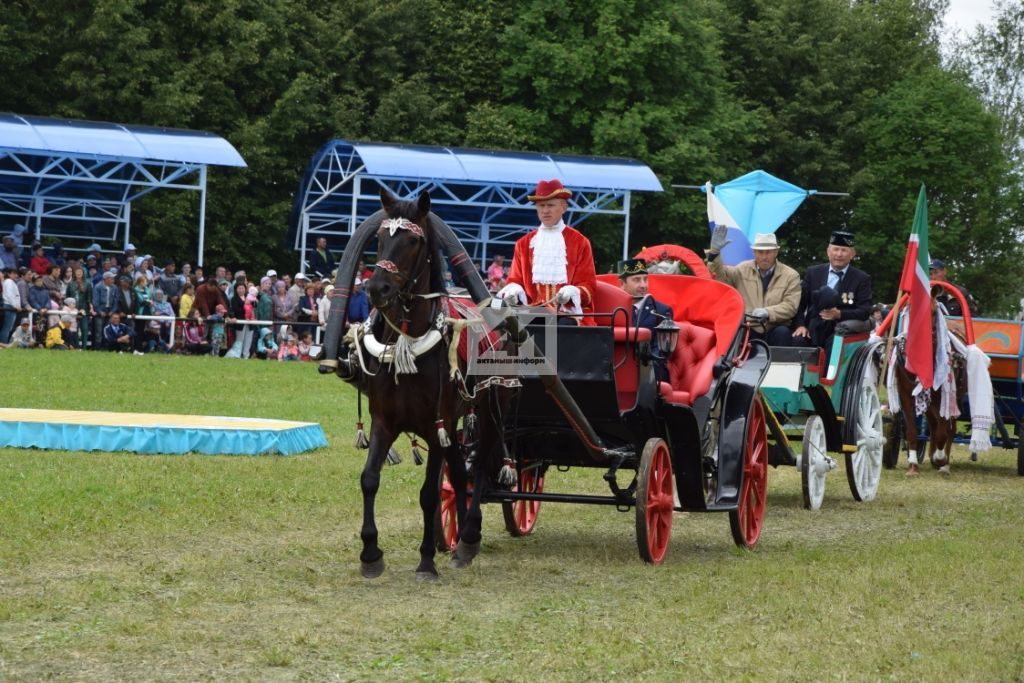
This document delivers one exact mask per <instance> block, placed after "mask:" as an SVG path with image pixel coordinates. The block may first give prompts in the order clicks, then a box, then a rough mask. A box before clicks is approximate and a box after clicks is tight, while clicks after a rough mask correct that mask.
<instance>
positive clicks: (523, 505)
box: [501, 467, 544, 536]
mask: <svg viewBox="0 0 1024 683" xmlns="http://www.w3.org/2000/svg"><path fill="white" fill-rule="evenodd" d="M513 491H522V492H523V493H542V492H543V491H544V475H543V474H541V473H539V469H538V468H537V467H531V468H529V469H525V470H523V471H522V472H520V473H519V483H517V484H516V487H515V488H514V489H513ZM501 512H502V514H503V515H504V516H505V529H506V530H507V531H508V532H509V533H510V534H511V535H513V536H526V535H527V534H529V533H530V532H531V531H533V525H534V524H536V523H537V515H538V513H540V501H539V500H516V501H512V502H511V503H502V504H501Z"/></svg>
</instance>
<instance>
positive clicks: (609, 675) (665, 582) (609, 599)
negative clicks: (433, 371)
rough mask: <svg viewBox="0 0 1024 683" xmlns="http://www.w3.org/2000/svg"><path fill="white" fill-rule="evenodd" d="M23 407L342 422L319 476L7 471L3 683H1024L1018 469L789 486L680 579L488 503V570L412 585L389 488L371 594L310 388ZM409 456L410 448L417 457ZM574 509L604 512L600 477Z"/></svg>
mask: <svg viewBox="0 0 1024 683" xmlns="http://www.w3.org/2000/svg"><path fill="white" fill-rule="evenodd" d="M0 378H2V386H3V399H2V403H3V404H4V405H6V406H9V407H32V408H64V409H107V410H128V411H140V412H176V413H177V412H181V413H197V414H213V415H235V416H260V417H271V418H283V419H300V420H312V421H318V422H320V423H321V424H322V425H323V427H324V430H325V432H326V434H327V436H328V440H329V441H330V444H331V445H330V447H329V448H327V449H324V450H320V451H316V452H312V453H308V454H305V455H301V456H295V457H289V458H282V457H240V456H239V457H219V456H218V457H213V456H194V455H190V456H139V455H131V454H111V453H64V452H43V451H33V450H16V449H0V679H3V680H32V681H34V680H39V679H45V678H54V679H59V680H200V679H203V680H205V679H249V680H376V679H387V680H431V681H432V680H474V681H475V680H488V681H490V680H493V681H509V680H531V681H532V680H567V681H584V680H664V681H677V680H723V679H725V680H736V679H740V680H744V679H749V680H786V681H802V680H813V681H819V680H870V681H875V680H891V679H895V680H915V681H916V680H935V681H959V680H978V681H991V680H1018V681H1019V680H1022V679H1024V638H1022V634H1024V577H1022V575H1024V532H1022V521H1024V478H1019V477H1017V476H1016V474H1015V462H1016V460H1015V458H1016V456H1015V453H1012V452H1010V451H1005V450H1001V449H995V450H993V451H991V452H989V453H987V454H985V455H983V456H982V458H981V461H980V462H978V463H970V462H967V461H966V457H965V456H966V453H965V452H963V451H961V450H958V451H957V452H956V453H955V455H954V474H953V476H952V477H951V478H948V479H944V478H940V476H939V475H938V474H936V473H934V472H933V471H932V470H931V469H930V468H928V467H926V469H925V471H924V472H923V474H922V476H921V477H919V478H917V479H914V480H907V479H906V478H905V477H904V476H903V474H902V472H900V471H885V472H883V477H882V482H881V484H880V487H879V496H878V499H877V500H876V501H874V502H871V503H868V504H858V503H854V502H853V500H852V498H851V497H850V495H849V490H848V488H847V485H846V480H845V476H844V474H843V472H842V470H841V469H840V470H838V471H836V472H834V473H833V474H832V475H830V476H829V479H828V490H827V492H826V498H825V504H824V507H823V510H822V511H820V512H817V513H811V512H807V511H804V510H803V509H801V507H800V483H799V478H798V477H797V476H796V473H795V471H794V470H792V469H791V468H787V469H777V470H772V471H771V472H770V474H769V481H770V496H769V501H768V506H769V507H768V514H767V517H766V520H765V530H764V534H763V535H762V538H761V543H760V545H759V547H758V548H757V549H756V550H755V551H753V552H746V551H740V550H738V549H736V548H735V547H734V546H733V543H732V540H731V538H730V535H729V528H728V527H729V524H728V518H727V516H726V515H721V514H717V515H697V514H692V515H677V517H676V519H675V527H674V531H673V539H672V545H671V547H670V549H669V556H668V559H667V561H666V564H665V565H663V566H661V567H649V566H645V565H643V564H642V563H641V562H640V560H639V559H638V557H637V551H636V543H635V540H634V536H633V525H634V523H633V514H632V512H630V513H628V514H623V513H617V512H615V511H614V510H612V509H609V508H604V507H600V508H594V507H584V506H565V505H554V504H551V505H545V506H544V507H543V508H542V509H541V514H540V519H539V521H538V525H537V530H536V531H535V533H534V534H533V535H532V536H530V537H527V538H523V539H514V538H511V537H509V536H508V535H507V534H506V533H505V532H504V528H503V525H502V521H501V511H500V509H499V508H498V507H496V506H488V507H486V508H485V510H484V514H485V529H484V533H485V538H484V548H483V552H482V554H481V556H480V557H479V559H478V560H477V562H476V563H475V564H474V565H473V566H472V567H471V568H469V569H466V570H462V571H458V572H457V571H455V570H453V569H450V568H449V567H448V565H447V562H439V567H440V568H441V572H442V579H441V581H440V582H438V583H436V584H429V585H424V584H421V583H417V582H416V581H414V579H413V570H414V568H415V566H416V561H417V552H416V547H417V544H418V541H419V535H420V513H419V510H418V504H417V499H418V487H419V485H420V480H421V477H422V472H423V470H422V469H421V468H417V467H415V466H414V465H413V464H412V458H411V457H406V460H405V462H404V463H403V464H401V465H399V466H396V467H389V468H387V469H386V470H385V472H384V479H383V485H382V488H381V494H380V496H379V498H378V501H379V506H378V510H379V515H378V525H379V527H380V530H381V541H382V546H383V548H384V550H385V553H386V556H385V559H386V561H387V564H388V569H387V572H386V573H385V574H384V576H383V577H381V578H380V579H377V580H376V581H372V582H370V581H366V580H364V579H362V578H361V577H360V575H359V571H358V553H359V548H360V544H359V536H358V532H359V524H360V495H359V485H358V480H359V472H360V469H361V467H362V460H363V452H362V451H356V450H355V449H354V448H353V447H352V442H353V431H354V430H353V423H354V413H355V403H354V393H353V391H352V390H351V389H350V388H348V387H347V385H344V384H343V383H341V382H340V381H338V380H336V379H334V378H333V377H328V378H323V377H320V376H318V375H317V374H316V371H315V369H314V367H313V366H312V365H310V364H302V365H299V364H281V363H266V362H256V361H249V362H241V361H237V362H233V361H228V360H216V359H211V358H176V357H175V358H168V357H156V356H146V357H134V356H117V355H108V354H89V353H76V354H72V353H57V352H44V351H36V352H11V351H0ZM401 450H403V451H405V452H406V453H407V452H408V447H407V445H405V444H401ZM547 485H548V488H549V489H555V488H558V489H561V490H575V491H584V490H588V491H593V492H601V485H600V472H599V471H598V470H573V471H571V472H569V473H558V472H551V473H550V475H549V478H548V482H547Z"/></svg>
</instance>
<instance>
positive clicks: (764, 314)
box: [750, 308, 768, 322]
mask: <svg viewBox="0 0 1024 683" xmlns="http://www.w3.org/2000/svg"><path fill="white" fill-rule="evenodd" d="M750 315H752V316H753V317H755V318H757V319H758V320H761V321H763V322H768V309H767V308H755V309H754V310H752V311H751V312H750Z"/></svg>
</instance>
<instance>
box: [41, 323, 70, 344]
mask: <svg viewBox="0 0 1024 683" xmlns="http://www.w3.org/2000/svg"><path fill="white" fill-rule="evenodd" d="M45 345H46V348H48V349H58V350H61V351H66V350H67V348H68V347H67V345H66V344H65V343H64V323H63V322H61V320H60V319H58V320H57V324H56V325H53V326H52V327H50V329H49V330H47V332H46V342H45Z"/></svg>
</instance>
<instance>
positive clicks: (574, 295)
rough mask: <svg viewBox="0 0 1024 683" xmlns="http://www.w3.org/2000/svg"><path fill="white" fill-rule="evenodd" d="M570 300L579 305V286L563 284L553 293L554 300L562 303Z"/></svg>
mask: <svg viewBox="0 0 1024 683" xmlns="http://www.w3.org/2000/svg"><path fill="white" fill-rule="evenodd" d="M570 301H571V302H573V303H574V304H576V305H577V306H579V304H580V288H579V287H576V286H574V285H564V286H563V287H562V288H561V289H559V290H558V294H555V302H556V303H559V304H563V305H564V304H567V303H569V302H570Z"/></svg>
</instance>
